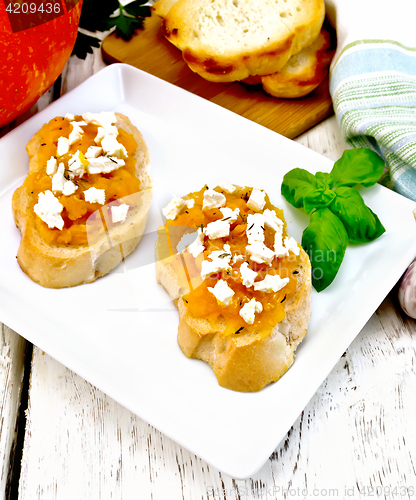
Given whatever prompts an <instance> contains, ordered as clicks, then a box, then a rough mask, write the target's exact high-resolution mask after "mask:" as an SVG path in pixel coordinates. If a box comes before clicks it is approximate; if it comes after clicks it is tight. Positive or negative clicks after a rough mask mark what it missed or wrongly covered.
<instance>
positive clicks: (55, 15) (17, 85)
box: [0, 0, 82, 126]
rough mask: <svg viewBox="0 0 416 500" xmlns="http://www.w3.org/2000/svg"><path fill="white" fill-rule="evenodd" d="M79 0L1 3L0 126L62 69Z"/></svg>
mask: <svg viewBox="0 0 416 500" xmlns="http://www.w3.org/2000/svg"><path fill="white" fill-rule="evenodd" d="M81 8H82V0H34V1H33V0H29V1H27V2H26V1H25V0H15V1H9V0H4V2H0V126H2V125H5V124H6V123H9V122H11V121H12V120H14V119H15V118H17V117H18V116H20V115H21V114H22V113H24V112H25V111H27V110H28V109H29V108H30V107H31V106H33V104H35V102H36V101H37V100H38V99H39V97H40V96H41V95H42V94H44V93H45V92H46V91H47V90H48V89H49V87H50V86H51V85H52V84H53V83H54V82H55V80H56V79H57V78H58V76H59V75H60V74H61V72H62V70H63V69H64V66H65V64H66V62H67V60H68V59H69V56H70V55H71V52H72V49H73V47H74V44H75V40H76V36H77V31H78V22H79V18H80V15H81Z"/></svg>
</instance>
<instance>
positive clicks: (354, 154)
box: [330, 148, 384, 187]
mask: <svg viewBox="0 0 416 500" xmlns="http://www.w3.org/2000/svg"><path fill="white" fill-rule="evenodd" d="M383 171H384V160H383V159H382V158H381V157H380V156H379V155H378V154H377V153H375V152H374V151H372V150H371V149H367V148H358V149H347V150H346V151H344V153H343V154H342V156H341V158H340V159H339V160H337V161H336V162H335V163H334V166H333V168H332V170H331V173H330V175H331V178H332V180H333V185H334V186H335V187H339V186H349V187H352V186H355V185H356V184H361V186H364V187H370V186H373V185H374V184H375V183H376V182H377V181H378V180H379V179H380V177H381V176H382V174H383Z"/></svg>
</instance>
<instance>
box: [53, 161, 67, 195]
mask: <svg viewBox="0 0 416 500" xmlns="http://www.w3.org/2000/svg"><path fill="white" fill-rule="evenodd" d="M64 174H65V165H64V164H63V163H60V164H59V167H58V170H57V172H56V174H54V176H53V177H52V191H55V192H56V191H60V192H62V191H63V190H64V184H65V182H66V179H65V177H64Z"/></svg>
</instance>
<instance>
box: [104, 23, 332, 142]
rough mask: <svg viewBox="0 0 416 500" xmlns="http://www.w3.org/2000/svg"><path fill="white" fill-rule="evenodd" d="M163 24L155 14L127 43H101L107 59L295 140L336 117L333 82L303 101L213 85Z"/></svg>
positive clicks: (112, 40) (118, 40)
mask: <svg viewBox="0 0 416 500" xmlns="http://www.w3.org/2000/svg"><path fill="white" fill-rule="evenodd" d="M160 23H161V21H160V18H159V17H158V16H156V15H152V16H151V17H150V18H148V19H146V21H145V27H144V29H143V30H142V31H139V32H138V33H137V34H136V35H134V36H133V38H132V39H131V40H129V41H128V42H126V41H124V40H123V39H122V38H118V37H117V36H116V35H115V34H110V35H109V36H107V37H106V38H105V39H104V41H103V43H102V54H103V58H104V60H105V61H106V62H108V63H114V62H123V63H126V64H131V65H132V66H135V67H136V68H140V69H142V70H144V71H146V72H147V73H150V74H152V75H155V76H157V77H159V78H161V79H162V80H165V81H167V82H169V83H173V84H174V85H177V86H179V87H181V88H183V89H186V90H188V91H189V92H192V93H194V94H196V95H199V96H200V97H203V98H205V99H208V100H210V101H212V102H214V103H216V104H218V105H220V106H223V107H225V108H227V109H229V110H231V111H234V112H235V113H237V114H239V115H241V116H244V117H245V118H248V119H249V120H253V121H255V122H257V123H259V124H260V125H263V126H265V127H267V128H270V129H271V130H274V131H275V132H278V133H280V134H282V135H284V136H286V137H289V138H290V139H292V138H294V137H297V136H298V135H300V134H302V133H303V132H304V131H306V130H308V129H309V128H310V127H312V126H313V125H315V124H317V123H318V122H320V121H321V120H323V119H324V118H326V117H327V116H329V115H331V114H332V112H333V109H332V101H331V97H330V95H329V90H328V79H326V80H325V81H324V82H323V83H322V84H321V85H320V86H319V87H318V88H317V89H316V90H315V91H314V92H312V93H311V94H309V95H308V96H305V97H303V98H301V99H277V98H275V97H272V96H270V95H268V94H266V93H265V92H264V91H263V90H262V88H261V86H258V85H255V86H251V85H245V84H241V83H236V82H232V83H213V82H208V81H207V80H205V79H203V78H201V77H200V76H199V75H197V74H196V73H193V72H192V71H191V70H190V69H189V68H188V66H187V64H186V63H185V62H184V61H183V59H182V55H181V52H180V50H178V49H177V48H176V47H174V46H173V45H172V44H171V43H169V42H168V41H167V40H166V39H165V38H164V37H163V35H162V34H161V32H160V29H159V28H160Z"/></svg>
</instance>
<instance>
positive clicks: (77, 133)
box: [68, 121, 86, 145]
mask: <svg viewBox="0 0 416 500" xmlns="http://www.w3.org/2000/svg"><path fill="white" fill-rule="evenodd" d="M71 125H72V130H71V133H70V134H69V137H68V141H69V144H70V145H72V144H74V143H75V142H77V141H79V140H80V139H81V136H82V134H83V133H84V131H83V130H82V128H81V127H84V126H85V125H86V123H85V122H82V121H81V122H71Z"/></svg>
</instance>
